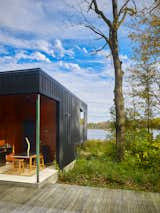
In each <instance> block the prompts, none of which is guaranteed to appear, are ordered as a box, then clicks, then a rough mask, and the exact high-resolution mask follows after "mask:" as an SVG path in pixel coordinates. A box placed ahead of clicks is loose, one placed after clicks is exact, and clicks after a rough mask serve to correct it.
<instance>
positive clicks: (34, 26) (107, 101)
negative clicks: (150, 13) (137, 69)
mask: <svg viewBox="0 0 160 213" xmlns="http://www.w3.org/2000/svg"><path fill="white" fill-rule="evenodd" d="M82 1H83V0H76V1H75V0H54V1H51V0H14V1H13V0H2V1H1V7H0V71H6V70H14V69H22V68H32V67H40V68H42V69H43V70H44V71H46V72H48V73H49V74H50V75H51V76H52V77H54V78H55V79H56V80H58V81H59V82H60V83H62V84H63V85H64V86H66V87H67V88H68V89H69V90H71V91H72V92H73V93H75V94H76V95H77V96H79V97H80V98H81V99H82V100H84V101H85V102H86V103H87V104H88V119H89V122H93V121H94V122H98V121H105V120H108V119H109V118H110V113H109V112H110V107H111V106H112V105H113V88H114V70H113V63H112V60H111V57H107V58H106V56H108V55H109V54H110V52H109V50H108V48H106V49H105V50H103V51H101V52H99V53H98V54H96V55H95V54H93V50H95V49H96V48H98V47H100V46H101V45H102V44H103V42H102V41H97V40H96V36H95V35H94V34H92V33H91V32H90V31H89V30H87V29H86V28H84V27H83V26H82V24H81V23H82V22H83V18H82V16H81V14H80V13H79V9H80V8H81V9H82V10H83V11H85V10H86V5H85V4H81V2H82ZM98 2H99V3H100V6H101V7H103V8H104V11H106V14H107V15H108V16H109V17H111V5H110V1H109V0H98ZM119 2H120V4H121V3H122V2H123V1H122V0H120V1H119ZM137 2H138V7H141V6H148V5H149V4H151V3H152V0H147V1H144V0H141V3H140V1H137ZM75 3H76V4H77V5H75ZM71 5H72V6H71ZM87 16H88V17H87V18H88V20H89V21H90V22H92V23H94V24H98V26H100V27H101V28H102V29H104V27H103V25H102V23H101V22H100V21H99V20H98V21H97V18H96V17H95V16H94V15H93V14H89V15H87ZM129 21H130V19H128V22H129ZM128 22H125V23H124V26H123V27H122V28H121V29H120V31H119V40H120V55H121V59H122V61H123V69H124V71H125V70H126V69H127V67H129V66H130V65H131V63H132V60H131V55H132V44H131V41H130V40H129V39H128V32H129V30H130V29H129V28H128V27H127V26H128ZM104 30H106V29H104Z"/></svg>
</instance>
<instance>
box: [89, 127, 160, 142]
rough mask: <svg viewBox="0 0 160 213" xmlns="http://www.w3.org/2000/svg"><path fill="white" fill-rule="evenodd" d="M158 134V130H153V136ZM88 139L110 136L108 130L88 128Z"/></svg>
mask: <svg viewBox="0 0 160 213" xmlns="http://www.w3.org/2000/svg"><path fill="white" fill-rule="evenodd" d="M158 134H160V130H153V137H154V138H155V137H156V136H157V135H158ZM87 137H88V140H105V139H108V138H110V132H109V131H105V130H103V129H88V132H87Z"/></svg>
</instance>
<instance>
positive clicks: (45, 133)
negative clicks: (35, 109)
mask: <svg viewBox="0 0 160 213" xmlns="http://www.w3.org/2000/svg"><path fill="white" fill-rule="evenodd" d="M40 109H41V123H40V127H41V129H40V140H41V145H47V146H48V147H49V151H50V153H49V155H50V159H51V161H53V160H54V158H55V154H56V102H55V101H54V100H52V99H49V98H47V97H45V96H41V108H40Z"/></svg>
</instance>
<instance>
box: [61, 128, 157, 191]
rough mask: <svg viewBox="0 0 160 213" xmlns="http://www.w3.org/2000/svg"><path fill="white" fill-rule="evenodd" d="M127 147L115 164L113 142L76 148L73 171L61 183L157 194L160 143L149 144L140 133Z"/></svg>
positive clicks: (93, 143)
mask: <svg viewBox="0 0 160 213" xmlns="http://www.w3.org/2000/svg"><path fill="white" fill-rule="evenodd" d="M139 134H140V136H138V135H137V138H136V139H135V141H133V142H132V144H129V143H127V145H126V151H125V155H124V159H123V160H122V161H121V162H119V163H117V162H115V160H114V157H115V143H114V142H109V141H106V142H100V141H87V142H86V143H84V144H83V145H81V146H80V147H79V148H78V159H77V162H76V164H75V167H74V169H73V170H71V171H69V172H63V173H61V174H60V181H61V182H66V183H72V184H79V185H88V186H100V187H111V188H125V189H134V190H144V191H157V192H160V140H159V139H158V138H157V139H156V140H154V142H148V139H145V135H143V133H142V132H140V133H139Z"/></svg>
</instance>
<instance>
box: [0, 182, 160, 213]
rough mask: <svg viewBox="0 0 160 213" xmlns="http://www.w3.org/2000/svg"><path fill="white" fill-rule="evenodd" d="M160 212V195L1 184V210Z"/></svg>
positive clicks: (22, 212)
mask: <svg viewBox="0 0 160 213" xmlns="http://www.w3.org/2000/svg"><path fill="white" fill-rule="evenodd" d="M10 212H12V213H17V212H18V213H80V212H84V213H94V212H98V213H107V212H111V213H160V194H159V193H147V192H135V191H129V190H112V189H104V188H95V187H83V186H75V185H66V184H47V185H45V186H43V188H40V189H38V188H26V187H15V186H12V187H10V186H6V185H0V213H10Z"/></svg>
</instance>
